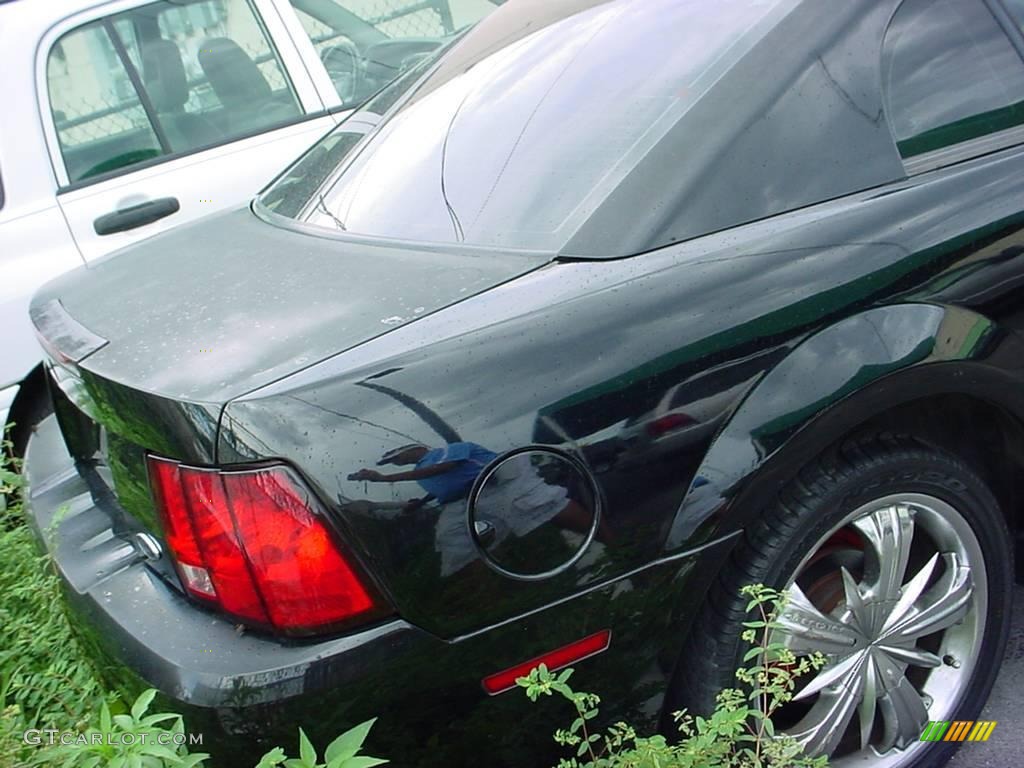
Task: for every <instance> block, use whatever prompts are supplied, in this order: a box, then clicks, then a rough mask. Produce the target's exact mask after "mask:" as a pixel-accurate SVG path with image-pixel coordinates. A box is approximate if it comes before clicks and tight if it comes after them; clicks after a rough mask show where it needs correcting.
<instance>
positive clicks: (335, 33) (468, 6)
mask: <svg viewBox="0 0 1024 768" xmlns="http://www.w3.org/2000/svg"><path fill="white" fill-rule="evenodd" d="M499 1H500V0H290V2H291V4H292V7H293V8H295V12H296V15H297V16H298V18H299V21H300V22H301V24H302V28H303V30H304V31H305V32H306V34H307V35H308V36H309V39H310V41H312V43H313V47H314V48H315V49H316V52H317V54H318V55H319V56H320V61H322V62H323V64H324V68H325V69H326V70H327V73H328V75H330V77H331V82H332V83H333V84H334V88H335V90H336V91H337V92H338V98H340V99H341V102H342V104H345V105H347V106H355V105H357V104H359V103H362V102H363V101H364V100H366V99H367V98H369V97H370V96H371V95H373V93H375V92H376V91H378V90H380V88H382V87H383V86H384V85H386V84H387V83H388V82H390V81H391V80H393V79H394V78H396V77H398V75H400V74H401V73H402V72H404V71H405V70H407V69H408V68H409V67H410V66H412V65H413V64H414V63H415V62H417V61H418V60H420V59H421V58H423V57H424V56H427V55H429V54H430V52H431V51H433V50H435V49H436V48H437V47H438V46H439V45H441V44H442V43H443V42H444V41H445V40H447V39H449V38H450V37H451V36H452V35H453V34H455V33H456V32H458V31H459V30H461V29H463V28H464V27H466V26H468V25H470V24H473V23H475V22H476V21H479V20H480V19H481V18H482V17H483V16H485V15H486V14H487V13H488V12H490V11H492V10H494V8H495V6H496V5H497V4H498V3H499Z"/></svg>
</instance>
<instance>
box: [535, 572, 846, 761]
mask: <svg viewBox="0 0 1024 768" xmlns="http://www.w3.org/2000/svg"><path fill="white" fill-rule="evenodd" d="M742 593H743V594H744V595H746V596H747V597H749V598H750V601H749V603H748V604H747V611H748V612H750V611H754V610H755V609H756V611H757V614H756V615H757V618H755V619H753V620H751V621H747V622H744V625H743V626H744V631H743V635H742V639H743V640H744V641H746V642H748V643H750V644H751V646H752V647H751V648H750V650H749V651H747V653H746V654H745V655H744V657H743V662H744V663H745V664H746V663H750V664H751V666H749V667H743V668H741V669H739V670H738V671H737V672H736V678H737V680H738V682H739V683H740V684H741V687H739V688H729V689H726V690H724V691H722V692H721V693H719V695H718V698H717V702H716V706H715V711H714V712H713V713H712V714H711V715H710V716H709V717H706V718H705V717H700V716H693V715H690V714H688V713H687V712H685V711H683V712H677V713H675V715H674V719H675V723H676V726H677V728H678V729H679V735H680V737H681V738H680V739H679V741H678V742H677V743H670V742H669V740H668V739H666V738H665V737H664V736H663V735H661V734H655V735H653V736H641V735H639V734H638V733H637V732H636V730H635V729H634V728H632V727H631V726H629V725H628V724H626V723H621V722H620V723H615V724H614V725H612V726H610V727H609V728H607V729H606V730H605V731H603V732H602V731H599V730H594V729H593V728H592V727H591V726H592V725H593V721H594V719H595V718H596V717H597V716H598V715H599V713H600V710H599V709H598V705H599V704H600V701H601V700H600V698H599V697H598V696H596V695H595V694H593V693H583V692H579V691H575V690H573V689H572V688H571V687H570V686H569V678H570V677H571V676H572V674H573V670H572V669H566V670H564V671H562V672H559V673H557V674H555V673H552V672H551V671H549V670H548V669H547V667H546V666H544V665H543V664H542V665H541V666H539V667H537V668H535V669H533V670H532V671H531V672H530V674H529V675H528V676H526V677H521V678H519V680H517V683H518V684H519V686H520V687H521V688H523V689H525V691H526V695H527V696H528V697H529V698H530V700H531V701H537V699H539V698H540V697H541V696H551V695H553V694H556V693H557V694H559V695H560V696H562V697H564V698H565V699H567V700H568V701H569V702H570V703H571V704H572V705H573V707H574V708H575V710H576V719H575V720H573V722H572V724H571V725H570V726H569V727H568V728H565V729H560V730H558V731H556V733H555V741H557V742H558V743H559V744H561V745H562V746H565V747H569V748H572V749H574V750H575V752H576V754H575V756H573V757H570V758H563V759H562V760H560V761H559V763H558V766H559V768H823V767H824V766H826V765H827V761H826V759H825V758H824V757H817V758H810V757H807V756H805V755H804V754H803V751H802V749H801V746H800V744H799V743H798V742H797V741H795V740H794V739H793V738H792V737H789V736H786V735H785V734H777V733H776V732H775V728H774V725H773V722H772V717H773V716H774V715H775V714H776V713H777V712H778V710H779V708H780V707H781V706H782V705H784V704H785V703H786V702H788V701H790V700H792V698H793V694H794V691H795V689H796V682H797V680H798V679H799V677H800V676H801V675H803V674H805V673H806V672H808V671H810V670H812V669H818V668H820V667H821V666H822V665H823V664H824V662H825V659H824V657H822V656H821V655H820V654H819V655H815V656H813V657H809V658H807V657H805V658H800V659H798V658H796V657H795V656H794V654H793V652H792V651H790V650H789V649H788V648H786V647H785V645H784V644H782V643H779V642H777V641H776V640H774V639H773V633H774V632H775V630H777V629H779V624H778V623H777V621H776V618H777V617H778V616H779V615H780V614H781V612H782V611H783V610H784V608H785V594H784V593H782V592H779V591H777V590H774V589H770V588H769V587H765V586H763V585H760V584H754V585H750V586H747V587H744V588H743V590H742Z"/></svg>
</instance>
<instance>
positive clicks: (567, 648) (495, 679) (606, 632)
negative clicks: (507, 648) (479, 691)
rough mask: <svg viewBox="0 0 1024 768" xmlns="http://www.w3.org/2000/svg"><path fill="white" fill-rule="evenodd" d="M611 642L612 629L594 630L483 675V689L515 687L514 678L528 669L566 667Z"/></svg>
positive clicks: (493, 692)
mask: <svg viewBox="0 0 1024 768" xmlns="http://www.w3.org/2000/svg"><path fill="white" fill-rule="evenodd" d="M611 642H612V631H611V630H610V629H602V630H601V631H600V632H595V633H594V634H592V635H588V636H587V637H584V638H583V639H581V640H577V641H576V642H574V643H569V645H563V646H562V647H561V648H556V649H555V650H553V651H548V652H547V653H545V654H544V655H543V656H538V657H537V658H535V659H530V660H529V661H524V662H523V663H522V664H516V665H515V666H514V667H509V668H508V669H505V670H502V671H501V672H495V673H494V674H493V675H490V676H488V677H485V678H484V680H483V683H484V690H485V691H487V693H489V694H490V695H491V696H495V695H497V694H499V693H502V692H503V691H507V690H509V689H510V688H515V685H516V680H518V679H519V678H520V677H526V676H527V675H528V674H530V670H532V669H534V668H535V667H539V666H540V665H541V664H543V665H545V666H546V667H547V668H548V670H549V671H551V672H553V671H554V670H556V669H562V668H564V667H568V666H569V665H570V664H575V663H576V662H577V661H582V660H583V659H586V658H589V657H591V656H594V655H596V654H598V653H601V652H602V651H606V650H608V646H609V645H611Z"/></svg>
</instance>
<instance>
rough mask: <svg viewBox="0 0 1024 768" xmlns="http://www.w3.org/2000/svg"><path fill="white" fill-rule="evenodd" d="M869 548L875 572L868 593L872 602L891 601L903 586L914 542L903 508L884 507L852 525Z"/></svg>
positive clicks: (911, 522) (907, 512) (910, 521)
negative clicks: (870, 593) (877, 600)
mask: <svg viewBox="0 0 1024 768" xmlns="http://www.w3.org/2000/svg"><path fill="white" fill-rule="evenodd" d="M853 526H854V527H855V528H856V529H857V530H859V531H860V532H861V534H862V535H863V536H864V539H865V540H866V541H867V543H868V544H869V545H870V548H871V551H872V554H873V555H874V557H873V564H874V566H875V568H876V569H877V573H876V574H875V578H874V581H873V582H872V583H871V591H872V592H873V593H874V596H875V598H876V599H880V600H895V599H896V598H897V597H898V596H899V593H900V587H901V586H902V585H903V577H904V575H905V574H906V572H907V562H908V560H909V559H910V544H911V542H912V541H913V539H914V518H913V516H912V515H911V514H910V509H909V508H908V507H906V506H905V505H902V504H900V505H894V506H891V507H885V508H884V509H880V510H878V511H877V512H873V513H871V514H870V515H868V516H866V517H862V518H861V519H859V520H856V521H855V522H854V523H853Z"/></svg>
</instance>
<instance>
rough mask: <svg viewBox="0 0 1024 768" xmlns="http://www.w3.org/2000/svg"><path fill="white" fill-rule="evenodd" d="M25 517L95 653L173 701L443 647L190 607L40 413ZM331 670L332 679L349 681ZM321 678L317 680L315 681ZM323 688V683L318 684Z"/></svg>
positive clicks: (293, 690)
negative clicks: (285, 627) (404, 650)
mask: <svg viewBox="0 0 1024 768" xmlns="http://www.w3.org/2000/svg"><path fill="white" fill-rule="evenodd" d="M25 474H26V479H27V485H28V489H29V490H28V494H27V498H26V500H25V503H26V509H27V513H28V515H27V516H28V519H29V522H30V524H31V525H32V527H33V528H34V530H35V532H36V534H37V536H38V538H39V539H40V540H41V541H42V542H43V544H44V546H45V547H46V549H47V550H48V551H49V552H50V553H51V554H52V555H53V556H54V562H55V565H56V567H57V570H58V573H59V575H60V577H61V580H62V583H63V585H64V587H65V592H66V594H67V599H68V602H69V604H70V606H71V608H72V610H73V614H74V615H75V617H76V618H80V619H81V621H80V622H78V626H77V628H78V629H79V630H80V631H82V630H84V631H87V632H88V633H89V634H90V635H91V636H92V637H91V638H90V640H93V641H94V642H93V643H92V644H93V645H99V646H100V647H101V649H102V650H103V651H104V655H106V656H108V657H109V658H117V659H118V660H120V662H121V663H123V664H126V665H127V666H129V667H130V668H131V669H132V670H133V671H134V672H135V673H136V674H137V675H138V676H140V677H141V678H143V679H144V680H145V681H147V682H148V683H149V684H150V685H152V686H154V687H156V688H158V689H159V690H160V691H162V692H163V693H165V694H167V695H169V696H171V697H173V698H174V699H176V700H178V701H180V702H181V703H184V704H188V705H192V706H198V707H209V708H218V707H234V706H238V705H239V703H240V700H239V691H245V692H246V695H245V700H244V703H245V704H264V703H268V702H276V701H280V700H282V699H288V698H292V697H295V696H300V695H303V694H306V693H310V692H312V691H313V690H315V689H316V688H317V687H318V686H317V682H320V681H322V678H323V676H322V675H321V674H320V670H319V669H318V668H321V667H325V666H327V665H328V663H329V660H331V659H336V658H338V657H341V656H344V657H345V658H346V659H348V660H349V662H350V665H351V667H350V668H351V669H353V670H355V669H360V668H365V667H366V666H367V665H369V664H373V663H375V662H377V661H379V658H377V656H376V654H378V653H380V650H381V649H387V652H388V653H389V654H391V653H394V652H395V650H397V649H398V648H401V647H403V646H407V645H409V644H416V643H421V644H423V643H425V644H428V645H436V646H442V645H444V643H442V642H441V641H439V640H433V639H431V638H430V637H429V636H428V635H426V634H425V633H423V632H421V631H420V630H417V629H415V628H414V627H411V626H409V625H408V624H406V623H405V622H403V621H390V622H388V623H385V624H382V625H379V626H376V627H374V628H372V629H368V630H366V631H363V632H359V633H357V634H352V635H348V636H345V637H339V638H333V639H329V640H323V641H317V642H306V643H293V644H287V643H283V642H281V641H279V640H277V639H275V638H271V637H268V636H264V635H259V634H253V633H248V632H239V631H236V626H235V625H234V624H233V623H232V622H231V621H229V620H227V619H225V618H223V617H220V616H217V615H215V614H213V613H210V612H208V611H206V610H203V609H201V608H199V607H197V606H196V605H195V604H194V603H192V602H191V601H189V600H188V599H186V598H185V597H184V596H183V595H182V594H181V593H180V592H179V591H178V590H177V589H175V588H174V587H172V586H171V585H170V584H168V583H167V582H166V581H165V580H164V578H163V577H162V576H160V575H159V574H158V573H157V572H156V571H155V570H154V569H152V568H150V567H149V566H148V565H147V563H146V560H145V557H144V556H143V554H142V553H141V551H139V550H138V549H137V548H136V547H134V546H133V545H132V543H131V535H132V534H131V532H126V531H115V523H114V520H113V517H112V516H111V515H110V514H108V513H107V512H106V511H105V510H104V509H103V507H102V506H101V505H102V501H100V503H97V500H96V499H95V498H94V496H93V493H92V492H91V490H90V488H89V487H88V485H87V483H86V481H85V480H84V479H83V478H82V477H81V476H80V475H79V474H78V472H77V471H76V470H75V467H74V464H73V461H72V459H71V457H70V456H69V455H68V453H67V450H66V449H65V448H64V444H63V441H62V439H61V435H60V431H59V429H58V428H57V424H56V419H54V418H53V417H51V418H49V419H47V420H46V421H44V422H43V424H42V425H41V426H40V428H39V430H38V433H37V435H36V436H35V437H34V438H33V440H32V441H31V442H30V445H29V451H28V452H27V455H26V460H25ZM342 672H343V670H340V669H339V670H333V674H332V675H331V677H332V682H333V684H335V685H337V684H345V683H348V682H351V681H349V680H345V679H344V675H343V674H342ZM323 682H326V681H323ZM320 687H322V686H320Z"/></svg>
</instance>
